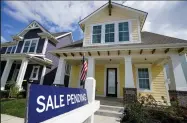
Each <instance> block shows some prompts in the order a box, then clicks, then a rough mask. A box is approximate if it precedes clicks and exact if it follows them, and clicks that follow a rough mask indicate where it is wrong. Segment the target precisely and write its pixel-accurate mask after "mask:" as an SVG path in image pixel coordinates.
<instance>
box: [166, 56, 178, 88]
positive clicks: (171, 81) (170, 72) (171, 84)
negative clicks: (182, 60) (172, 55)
mask: <svg viewBox="0 0 187 123" xmlns="http://www.w3.org/2000/svg"><path fill="white" fill-rule="evenodd" d="M168 72H169V80H170V83H169V84H168V86H169V90H176V85H175V78H174V73H173V65H172V61H171V59H170V60H169V61H168Z"/></svg>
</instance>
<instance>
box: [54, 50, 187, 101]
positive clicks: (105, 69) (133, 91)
mask: <svg viewBox="0 0 187 123" xmlns="http://www.w3.org/2000/svg"><path fill="white" fill-rule="evenodd" d="M179 51H184V49H183V50H181V49H175V48H173V49H169V48H159V49H151V48H147V49H140V50H139V49H138V48H134V49H131V50H124V49H122V48H119V49H118V50H116V49H112V48H110V47H108V49H100V48H92V47H91V48H88V49H86V48H77V49H76V48H75V49H66V48H65V49H64V50H63V49H62V50H59V51H53V52H52V53H55V54H58V55H59V56H60V60H59V66H58V69H57V74H56V77H55V81H54V84H62V85H64V81H63V80H64V76H63V75H64V73H65V64H66V63H68V64H70V65H71V72H70V79H69V82H68V83H69V87H80V71H81V65H82V61H81V60H82V56H83V54H84V55H85V58H86V59H87V61H88V72H87V77H93V78H95V79H96V96H100V97H109V96H113V97H117V98H124V101H127V100H134V98H136V97H137V95H139V94H141V95H146V94H151V95H152V96H153V97H154V98H155V99H156V100H157V101H162V102H163V99H162V97H164V98H165V99H166V100H167V102H168V104H169V103H170V99H169V98H170V97H169V93H168V90H169V89H168V86H167V84H168V83H167V78H166V73H165V67H164V65H165V64H168V63H170V64H169V65H170V67H171V68H172V69H171V73H173V77H174V78H175V81H172V83H176V84H173V85H175V86H173V87H175V89H177V90H178V91H185V90H186V88H187V83H186V81H184V73H183V71H182V66H181V63H180V60H179V59H180V55H179V54H178V53H181V52H179ZM179 73H180V75H179ZM178 76H180V78H179V77H178ZM170 85H172V84H170ZM133 95H134V96H133ZM132 97H133V98H132Z"/></svg>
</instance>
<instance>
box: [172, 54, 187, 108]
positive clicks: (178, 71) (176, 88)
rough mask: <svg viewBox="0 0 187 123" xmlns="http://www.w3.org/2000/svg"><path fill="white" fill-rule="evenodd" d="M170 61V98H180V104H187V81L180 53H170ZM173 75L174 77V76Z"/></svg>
mask: <svg viewBox="0 0 187 123" xmlns="http://www.w3.org/2000/svg"><path fill="white" fill-rule="evenodd" d="M170 58H171V60H170V61H169V68H170V69H169V70H170V77H171V78H170V82H171V84H170V90H169V95H170V100H171V101H174V100H178V102H179V105H181V106H186V105H187V82H186V79H185V75H184V72H183V69H182V64H181V60H180V56H179V55H178V54H172V55H170ZM172 76H173V78H172Z"/></svg>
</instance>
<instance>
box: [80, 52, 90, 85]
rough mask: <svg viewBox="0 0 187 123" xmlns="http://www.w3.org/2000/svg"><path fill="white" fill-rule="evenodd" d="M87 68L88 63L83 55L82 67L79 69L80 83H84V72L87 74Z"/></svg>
mask: <svg viewBox="0 0 187 123" xmlns="http://www.w3.org/2000/svg"><path fill="white" fill-rule="evenodd" d="M87 70H88V63H87V61H86V60H85V59H84V56H83V62H82V69H81V76H80V80H81V83H80V84H81V85H84V82H85V80H86V74H87Z"/></svg>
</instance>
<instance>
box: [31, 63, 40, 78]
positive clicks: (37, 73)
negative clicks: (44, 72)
mask: <svg viewBox="0 0 187 123" xmlns="http://www.w3.org/2000/svg"><path fill="white" fill-rule="evenodd" d="M35 68H38V70H37V72H36V77H35V78H33V73H34V69H35ZM39 71H40V66H33V68H32V73H31V75H30V79H31V80H38V75H39Z"/></svg>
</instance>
